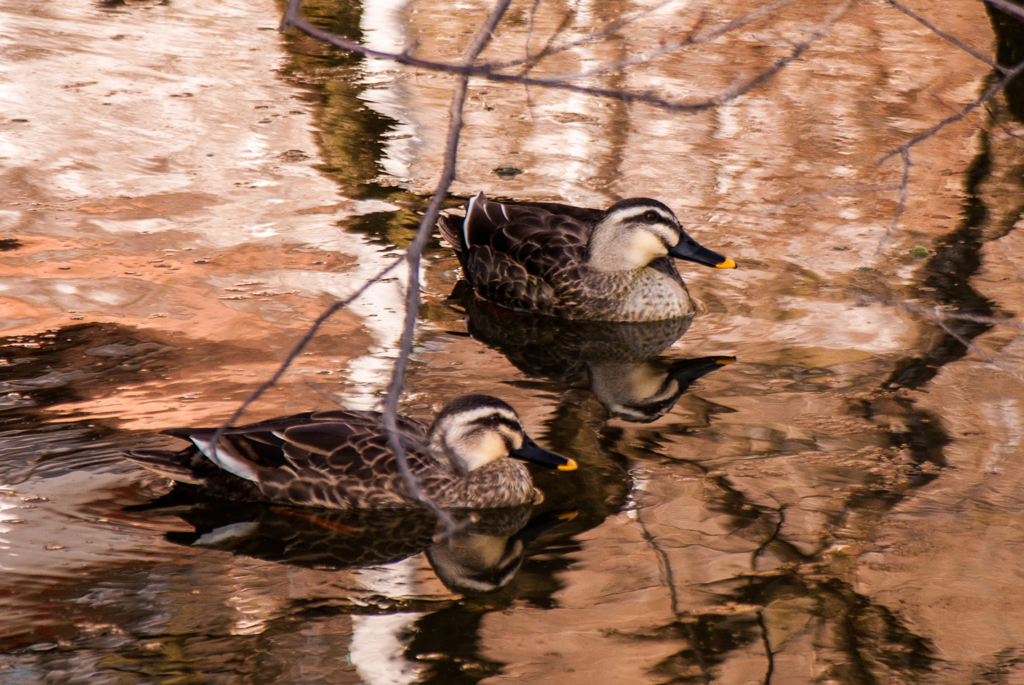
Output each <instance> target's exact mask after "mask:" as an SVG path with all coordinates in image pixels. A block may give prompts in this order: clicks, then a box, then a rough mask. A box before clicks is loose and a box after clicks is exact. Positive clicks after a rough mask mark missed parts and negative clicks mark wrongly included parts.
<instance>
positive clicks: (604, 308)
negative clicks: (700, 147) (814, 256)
mask: <svg viewBox="0 0 1024 685" xmlns="http://www.w3.org/2000/svg"><path fill="white" fill-rule="evenodd" d="M438 228H439V230H440V232H441V236H442V237H443V238H444V239H445V241H446V242H447V243H448V244H449V245H451V246H452V248H453V249H454V250H455V253H456V255H457V257H458V259H459V263H460V265H461V266H462V270H463V274H464V276H465V279H466V280H467V281H469V283H470V284H471V285H472V286H473V288H474V290H475V291H476V293H477V295H479V296H480V297H481V298H483V299H484V300H487V301H488V302H492V303H494V304H497V305H500V306H502V307H505V308H507V309H512V310H514V311H518V312H526V313H535V314H544V315H548V316H552V317H557V318H561V319H569V320H589V321H619V322H647V321H665V320H669V319H678V318H685V317H692V316H693V314H694V313H695V312H696V309H697V307H696V305H695V304H694V301H693V299H692V298H691V297H690V293H689V291H688V290H687V289H686V284H685V283H684V282H683V279H682V278H681V277H680V276H679V272H678V271H677V270H676V266H675V259H683V260H687V261H692V262H696V263H698V264H704V265H707V266H713V267H715V268H718V269H735V268H736V262H734V261H733V260H732V259H729V258H727V257H723V256H722V255H720V254H718V253H716V252H712V251H711V250H709V249H707V248H705V247H703V246H702V245H700V244H698V243H697V241H695V240H694V239H693V238H691V237H690V236H689V235H687V233H686V231H684V230H683V227H682V226H681V225H680V223H679V220H678V219H677V218H676V216H675V214H674V213H673V212H672V210H671V209H669V208H668V207H667V206H666V205H665V204H663V203H662V202H659V201H658V200H652V199H650V198H646V197H638V198H630V199H626V200H620V201H618V202H616V203H615V204H613V205H612V206H611V207H609V208H608V209H606V210H599V209H587V208H581V207H573V206H571V205H563V204H556V203H550V202H537V203H520V202H495V201H493V200H488V199H487V197H486V196H485V195H484V194H483V193H482V192H480V193H477V194H476V195H474V196H473V197H472V198H470V200H469V202H468V203H467V204H466V213H465V216H461V217H460V216H456V215H452V214H449V215H446V216H442V217H440V219H439V221H438ZM673 258H675V259H673Z"/></svg>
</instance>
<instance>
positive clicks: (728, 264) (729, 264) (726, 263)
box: [715, 257, 736, 269]
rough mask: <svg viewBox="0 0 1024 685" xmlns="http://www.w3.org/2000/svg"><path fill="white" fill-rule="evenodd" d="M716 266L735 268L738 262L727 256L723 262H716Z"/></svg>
mask: <svg viewBox="0 0 1024 685" xmlns="http://www.w3.org/2000/svg"><path fill="white" fill-rule="evenodd" d="M715 268H716V269H735V268H736V262H734V261H732V260H731V259H729V258H728V257H726V258H725V261H724V262H722V263H721V264H715Z"/></svg>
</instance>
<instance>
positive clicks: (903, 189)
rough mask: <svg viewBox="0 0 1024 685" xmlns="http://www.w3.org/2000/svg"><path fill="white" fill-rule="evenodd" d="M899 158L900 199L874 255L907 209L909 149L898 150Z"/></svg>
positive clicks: (889, 236) (883, 245)
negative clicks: (900, 170) (900, 177)
mask: <svg viewBox="0 0 1024 685" xmlns="http://www.w3.org/2000/svg"><path fill="white" fill-rule="evenodd" d="M900 156H901V157H902V158H903V179H902V180H901V181H900V185H899V189H900V199H899V201H898V202H897V203H896V211H895V212H893V214H892V222H891V223H890V224H889V228H887V229H886V231H885V235H883V236H882V239H881V240H879V241H878V249H877V250H876V251H875V254H878V253H880V252H881V251H882V248H883V247H885V244H886V243H887V242H888V241H889V238H891V237H892V234H893V231H895V230H896V227H897V226H898V225H899V223H900V217H901V216H903V211H904V210H905V209H906V208H907V196H908V194H909V193H908V187H909V185H910V148H907V149H904V150H900Z"/></svg>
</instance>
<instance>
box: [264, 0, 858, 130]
mask: <svg viewBox="0 0 1024 685" xmlns="http://www.w3.org/2000/svg"><path fill="white" fill-rule="evenodd" d="M791 1H795V0H781V2H780V3H776V5H780V6H782V5H783V4H788V3H789V2H791ZM853 2H854V0H847V2H845V3H843V4H842V5H841V6H840V8H839V10H838V11H836V12H833V13H832V14H831V15H830V16H829V18H828V19H826V21H825V22H823V24H821V25H819V26H817V27H815V28H814V29H811V30H810V33H811V34H812V36H811V38H809V39H808V40H806V41H804V42H802V43H798V44H796V46H795V47H794V50H793V51H792V53H790V54H789V55H788V56H786V57H783V58H780V59H779V60H776V62H775V63H774V64H773V65H772V66H771V67H769V68H768V69H767V70H765V72H763V73H761V74H759V75H758V76H755V77H753V78H751V79H748V80H747V81H745V82H740V83H738V84H735V85H733V86H731V87H730V88H729V89H727V90H726V91H725V92H723V93H720V94H719V95H716V96H714V97H711V98H708V99H705V100H698V101H694V102H679V101H673V100H667V99H665V98H661V97H657V96H656V95H654V94H652V93H632V92H628V91H622V90H616V89H611V88H592V87H588V86H582V85H578V84H574V83H567V82H566V81H567V80H570V79H577V78H582V77H583V76H584V75H581V74H576V75H571V76H554V77H547V78H534V77H529V76H523V75H520V74H502V73H497V72H495V71H494V69H495V67H494V65H491V64H487V63H483V64H466V63H459V64H450V63H446V62H435V61H431V60H424V59H420V58H418V57H413V56H412V54H410V52H409V50H406V51H405V52H402V53H390V52H384V51H381V50H373V49H371V48H367V47H365V46H362V45H359V44H358V43H353V42H352V41H350V40H348V39H347V38H343V37H341V36H336V35H334V34H332V33H330V32H328V31H324V30H323V29H321V28H319V27H317V26H316V25H314V24H311V23H310V22H308V21H306V20H304V19H302V18H301V16H299V13H298V8H299V6H300V5H301V2H300V1H299V0H292V2H291V3H290V4H289V6H288V9H287V10H286V12H285V16H284V19H283V20H282V22H281V29H282V30H284V29H287V28H288V27H289V26H293V27H295V28H296V29H298V30H300V31H302V32H303V33H305V34H307V35H308V36H311V37H312V38H316V39H318V40H322V41H324V42H326V43H329V44H330V45H333V46H334V47H337V48H339V49H341V50H345V51H348V52H354V53H358V54H362V55H366V56H368V57H374V58H377V59H387V60H391V61H393V62H397V63H399V64H407V65H410V66H413V67H417V68H420V69H425V70H428V71H437V72H442V73H449V74H455V75H459V76H475V77H479V78H482V79H486V80H488V81H496V82H499V83H520V84H526V85H536V86H543V87H546V88H554V89H558V90H566V91H570V92H576V93H584V94H587V95H593V96H596V97H605V98H610V99H615V100H621V101H623V102H645V103H648V104H651V105H655V106H657V107H660V108H662V109H666V110H669V111H689V112H697V111H702V110H706V109H710V108H712V107H717V106H719V105H721V104H723V103H726V102H729V101H730V100H734V99H735V98H737V97H740V96H741V95H743V94H745V93H747V92H748V91H750V90H751V89H753V88H755V87H757V86H759V85H761V84H763V83H765V82H766V81H768V80H769V79H770V78H771V77H773V76H774V75H775V74H776V73H778V72H779V71H780V70H781V69H782V68H783V67H785V66H786V65H787V64H789V63H790V62H792V61H794V60H796V59H798V58H799V57H800V56H801V55H802V54H803V53H804V52H805V51H806V50H807V48H808V47H810V45H811V43H812V42H813V41H814V39H815V38H816V37H818V36H821V35H824V33H825V30H826V29H827V27H828V26H831V24H833V23H834V22H835V21H836V20H837V19H838V18H839V17H840V16H841V15H842V14H843V13H845V12H846V11H847V10H848V9H849V7H850V6H851V5H852V4H853ZM752 14H757V15H758V16H761V14H758V13H757V12H754V13H752ZM762 14H763V13H762ZM737 21H739V20H737ZM744 21H745V19H744ZM734 23H735V22H734ZM731 25H732V24H730V26H731ZM723 30H724V29H723ZM620 68H621V67H620Z"/></svg>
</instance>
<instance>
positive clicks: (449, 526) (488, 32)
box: [294, 0, 511, 535]
mask: <svg viewBox="0 0 1024 685" xmlns="http://www.w3.org/2000/svg"><path fill="white" fill-rule="evenodd" d="M299 2H301V0H296V2H295V3H294V4H298V3H299ZM509 4H511V0H498V2H497V3H496V4H495V6H494V9H492V10H491V13H490V14H489V15H488V16H487V19H486V20H485V21H484V23H483V25H482V26H481V27H480V29H479V30H478V31H477V33H476V35H475V36H474V37H473V40H472V42H471V43H470V44H469V47H468V48H466V51H465V52H464V53H463V55H462V61H461V64H462V65H463V66H471V65H472V64H473V63H474V62H475V61H476V58H477V57H479V56H480V53H481V52H483V50H484V48H485V47H487V44H488V43H489V42H490V40H491V37H492V35H493V32H494V29H495V27H496V26H497V25H498V22H500V21H501V18H502V17H503V16H504V15H505V12H506V11H507V10H508V6H509ZM468 85H469V74H461V75H460V76H459V78H458V79H457V80H456V83H455V88H454V89H453V93H452V104H451V108H450V110H449V116H450V119H449V124H448V138H447V141H446V144H445V152H444V169H443V171H442V172H441V180H440V181H438V184H437V189H436V190H434V194H433V196H432V197H431V198H430V202H429V204H428V205H427V210H426V212H424V214H423V218H422V219H420V225H419V227H418V228H417V229H416V236H415V237H414V238H413V240H412V242H411V243H410V244H409V247H408V248H407V249H406V252H405V261H406V265H407V266H408V268H409V277H408V279H407V282H406V291H405V322H404V325H403V329H402V337H401V340H400V341H399V351H398V359H397V360H396V361H395V365H394V368H393V369H392V371H391V382H390V383H389V384H388V394H387V399H386V401H385V403H384V427H385V428H386V429H387V433H388V445H389V446H390V447H391V451H392V452H394V453H395V457H396V458H397V460H398V470H399V472H400V473H401V474H402V479H403V480H404V481H405V485H406V487H407V488H408V489H409V492H410V494H411V495H412V497H413V498H414V499H415V500H416V501H418V502H420V503H421V504H423V505H424V506H426V507H427V508H429V509H430V510H431V511H432V512H433V513H434V515H435V516H437V518H438V520H439V521H440V522H441V524H442V526H443V528H444V533H443V534H445V535H451V534H452V533H454V532H455V530H456V528H457V524H456V522H455V520H454V519H453V518H452V517H451V516H450V515H449V514H448V513H447V512H446V511H444V510H443V509H441V508H440V507H439V506H437V504H436V503H434V502H433V501H432V500H431V499H430V498H429V497H428V496H427V495H426V493H424V492H423V490H422V488H420V485H419V482H418V481H417V479H416V476H414V475H413V473H412V471H410V470H409V462H408V459H406V454H405V448H404V447H403V445H402V440H401V437H400V435H399V432H398V401H399V398H400V397H401V395H402V390H403V388H404V387H405V373H406V370H407V369H408V367H409V356H410V355H411V354H412V343H413V338H414V337H415V333H416V319H417V317H418V316H419V305H420V273H419V268H420V255H422V254H423V249H424V248H425V247H426V245H427V239H428V238H430V234H431V233H432V232H433V230H434V225H435V224H436V223H437V219H438V215H439V214H440V211H441V206H442V204H443V203H444V200H445V197H446V196H447V194H448V188H449V187H451V184H452V181H454V180H455V169H456V161H457V158H458V151H459V137H460V135H461V133H462V108H463V105H464V104H465V102H466V90H467V89H468Z"/></svg>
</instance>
